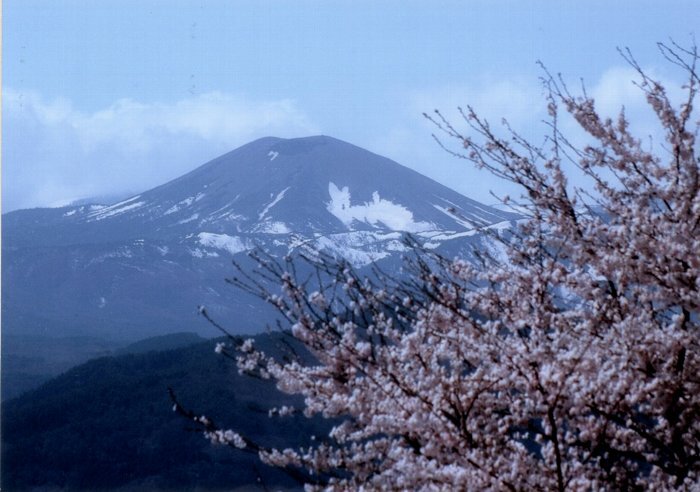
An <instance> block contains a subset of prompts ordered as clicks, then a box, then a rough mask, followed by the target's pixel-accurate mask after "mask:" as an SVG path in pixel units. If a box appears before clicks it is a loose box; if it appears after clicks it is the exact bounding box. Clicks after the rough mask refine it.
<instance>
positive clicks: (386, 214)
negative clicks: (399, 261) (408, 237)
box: [326, 182, 435, 232]
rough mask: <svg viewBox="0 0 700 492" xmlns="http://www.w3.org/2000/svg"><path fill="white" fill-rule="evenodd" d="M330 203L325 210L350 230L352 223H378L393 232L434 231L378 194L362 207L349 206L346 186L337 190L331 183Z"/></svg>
mask: <svg viewBox="0 0 700 492" xmlns="http://www.w3.org/2000/svg"><path fill="white" fill-rule="evenodd" d="M328 194H329V195H330V197H331V201H330V202H329V203H328V205H327V207H326V209H327V210H328V211H329V212H330V213H331V214H333V215H335V216H336V217H337V218H338V219H339V220H340V221H341V222H342V223H343V224H345V225H346V226H347V227H348V228H351V226H352V223H353V221H356V220H357V221H360V222H366V223H368V224H371V225H372V226H375V227H377V226H378V225H379V224H380V223H381V224H384V226H385V227H387V228H389V229H391V230H393V231H406V232H421V231H426V230H430V229H435V226H434V225H433V224H431V223H429V222H416V221H415V220H414V219H413V213H412V212H411V211H410V210H408V209H407V208H406V207H404V206H403V205H400V204H397V203H394V202H392V201H389V200H385V199H383V198H381V197H380V196H379V193H378V192H376V191H375V192H374V193H373V194H372V201H371V202H365V203H364V204H363V205H351V204H350V190H349V188H348V187H347V186H344V187H343V188H342V189H341V188H338V186H336V185H335V183H333V182H329V183H328Z"/></svg>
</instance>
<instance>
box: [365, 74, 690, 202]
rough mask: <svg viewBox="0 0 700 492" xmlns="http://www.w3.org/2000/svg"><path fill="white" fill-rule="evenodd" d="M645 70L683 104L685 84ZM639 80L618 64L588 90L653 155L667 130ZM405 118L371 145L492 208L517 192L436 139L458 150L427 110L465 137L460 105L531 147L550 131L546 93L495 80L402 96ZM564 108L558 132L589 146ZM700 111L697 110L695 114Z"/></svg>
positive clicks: (573, 179) (574, 86)
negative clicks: (516, 134) (625, 119)
mask: <svg viewBox="0 0 700 492" xmlns="http://www.w3.org/2000/svg"><path fill="white" fill-rule="evenodd" d="M647 73H649V74H651V75H652V76H653V77H654V78H656V79H657V80H659V81H660V82H661V83H662V84H663V85H664V86H665V87H666V88H667V92H668V95H669V98H670V99H671V101H672V102H673V103H674V104H676V105H677V104H679V103H680V102H681V101H682V96H683V91H682V90H681V84H682V81H679V80H676V79H674V78H673V77H671V76H668V75H666V74H664V75H659V74H658V73H657V71H655V70H654V69H653V68H649V69H648V70H647ZM634 80H639V75H638V74H637V73H636V71H635V70H633V69H632V68H631V67H628V66H616V67H611V68H610V69H608V70H606V71H605V72H603V73H602V74H601V75H600V77H599V78H598V79H597V80H594V81H592V83H591V81H586V84H587V92H588V94H589V95H591V96H592V97H593V98H594V99H595V101H596V109H597V110H598V111H599V113H600V114H601V115H603V116H605V117H611V118H613V119H614V118H616V117H617V115H618V114H619V112H620V109H621V108H622V107H623V106H624V107H625V114H626V115H627V117H628V119H629V121H630V128H631V130H632V131H633V132H634V134H635V135H637V136H638V137H639V138H641V139H647V137H649V136H651V138H652V141H653V145H654V151H655V152H662V153H663V151H662V150H661V146H662V145H664V144H665V142H664V141H663V133H662V131H661V128H660V126H659V124H658V121H657V119H656V117H655V116H654V114H653V112H652V111H651V109H650V107H649V105H648V104H647V102H646V99H645V96H644V94H643V92H642V91H641V90H640V89H639V88H638V87H636V86H635V85H634V83H633V81H634ZM569 89H570V90H571V92H572V93H574V94H576V93H577V91H578V90H579V89H580V85H579V82H578V81H575V80H574V81H573V82H571V83H569ZM403 100H404V106H405V108H406V114H405V117H404V123H403V124H400V125H396V126H394V127H392V128H389V129H387V131H386V132H384V133H382V134H381V135H379V136H378V137H377V138H376V139H375V140H374V141H373V142H371V144H369V145H370V147H371V148H372V150H374V151H375V152H378V153H380V154H383V155H386V156H388V157H391V158H392V159H394V160H396V161H398V162H400V163H402V164H405V165H407V166H409V167H411V168H413V169H415V170H417V171H418V172H421V173H423V174H425V175H427V176H430V177H431V178H433V179H435V180H437V181H439V182H441V183H443V184H445V185H447V186H450V187H452V188H454V189H456V190H457V191H459V192H461V193H463V194H465V195H467V196H469V197H471V198H474V199H476V200H479V201H482V202H484V203H487V204H490V203H493V202H494V201H495V200H494V198H493V197H492V196H491V193H490V192H491V191H494V192H496V194H498V195H505V194H509V195H511V196H513V197H517V196H518V195H519V194H520V190H519V188H517V187H515V186H513V185H510V184H508V183H504V182H503V181H502V180H500V179H498V178H495V177H494V176H492V175H491V174H490V173H488V172H487V171H483V170H482V171H479V170H477V169H475V168H474V167H473V166H472V165H471V164H470V163H468V162H466V161H464V160H460V159H456V158H454V157H452V156H450V155H448V154H447V153H446V152H444V151H443V150H442V149H440V148H439V146H438V145H437V144H436V143H435V142H434V141H432V138H431V136H430V135H431V133H435V134H436V135H437V136H438V137H440V138H441V140H442V141H443V142H444V143H445V144H446V145H447V146H448V147H449V148H451V149H453V150H455V151H459V150H460V147H459V143H458V142H456V141H455V140H452V139H450V138H449V137H447V136H444V134H441V132H440V131H439V130H438V129H437V128H436V127H435V126H434V125H432V124H431V123H429V122H427V121H426V120H425V119H423V118H421V117H420V116H419V115H420V114H421V113H423V112H425V113H428V114H431V113H432V111H433V110H434V109H439V110H440V111H441V113H442V114H443V115H445V116H446V118H447V119H448V121H450V122H451V123H452V124H453V125H454V126H455V128H457V129H458V130H459V131H461V132H463V133H464V134H467V135H473V132H471V131H470V129H469V128H468V126H467V124H466V122H464V121H463V119H462V116H461V115H460V114H459V112H458V111H457V107H462V108H466V106H467V105H470V106H472V107H473V108H474V109H475V111H476V112H477V114H479V115H480V116H481V117H484V118H486V119H487V120H488V122H489V124H490V126H491V128H492V130H493V131H494V132H495V133H496V134H500V135H505V129H504V127H503V126H502V124H501V121H502V119H503V118H506V119H507V120H508V123H509V124H510V125H511V127H512V128H513V129H515V130H516V131H517V132H519V133H520V134H521V135H523V136H524V137H525V138H526V139H528V140H529V141H531V142H533V143H537V144H540V143H542V142H543V140H544V137H545V135H546V134H547V133H548V131H549V130H548V128H547V127H546V126H545V125H544V124H543V120H545V119H547V113H546V100H545V93H544V89H543V87H542V86H541V84H539V83H538V81H537V80H532V81H525V80H507V81H491V82H487V83H483V84H480V85H473V86H458V85H452V86H443V87H434V88H431V89H425V90H422V91H415V92H410V93H405V94H404V95H403ZM560 110H561V113H562V114H561V119H560V129H561V131H562V132H563V133H564V135H566V136H567V137H568V138H569V139H570V140H571V141H572V142H573V143H574V144H575V145H578V146H579V147H580V146H582V145H584V144H585V143H588V142H590V138H589V137H587V136H586V135H585V134H584V132H583V131H582V130H581V128H580V127H579V126H578V124H577V123H576V122H575V121H573V118H570V117H568V116H567V115H565V114H563V113H565V110H564V108H560ZM697 112H698V111H697V110H696V113H697ZM567 171H568V172H569V173H570V183H571V184H574V185H577V186H583V187H585V188H590V186H589V184H588V183H586V182H585V179H584V178H583V177H582V176H581V174H580V173H579V172H578V171H577V170H576V169H575V168H574V167H573V166H570V168H569V169H567Z"/></svg>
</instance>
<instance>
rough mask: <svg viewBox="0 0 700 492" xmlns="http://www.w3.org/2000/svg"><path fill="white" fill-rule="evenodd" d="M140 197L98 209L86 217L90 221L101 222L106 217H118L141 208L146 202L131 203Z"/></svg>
mask: <svg viewBox="0 0 700 492" xmlns="http://www.w3.org/2000/svg"><path fill="white" fill-rule="evenodd" d="M140 197H141V195H136V196H134V197H131V198H129V199H128V200H124V201H123V202H119V203H115V204H114V205H111V206H109V207H104V208H100V209H98V210H95V211H94V212H91V213H90V214H89V215H88V217H89V219H90V220H102V219H106V218H107V217H113V216H115V215H120V214H123V213H124V212H128V211H129V210H133V209H135V208H139V207H142V206H143V205H145V204H146V202H136V203H131V202H133V201H134V200H137V199H138V198H140Z"/></svg>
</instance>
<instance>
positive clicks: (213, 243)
mask: <svg viewBox="0 0 700 492" xmlns="http://www.w3.org/2000/svg"><path fill="white" fill-rule="evenodd" d="M197 237H198V241H199V244H201V245H202V246H205V247H209V248H216V249H222V250H224V251H228V252H229V253H231V254H232V255H235V254H237V253H241V252H243V251H247V250H249V249H251V245H250V244H249V243H248V241H244V240H242V239H241V238H240V237H238V236H229V235H227V234H214V233H212V232H200V233H199V234H198V235H197Z"/></svg>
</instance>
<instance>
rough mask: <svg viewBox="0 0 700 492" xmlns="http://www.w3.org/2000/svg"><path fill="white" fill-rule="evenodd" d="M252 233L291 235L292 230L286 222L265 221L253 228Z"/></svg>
mask: <svg viewBox="0 0 700 492" xmlns="http://www.w3.org/2000/svg"><path fill="white" fill-rule="evenodd" d="M252 232H259V233H262V234H290V233H291V232H292V230H291V229H290V228H289V227H287V224H285V223H284V222H275V221H265V222H263V223H262V224H258V225H256V226H255V227H254V228H253V231H252Z"/></svg>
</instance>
